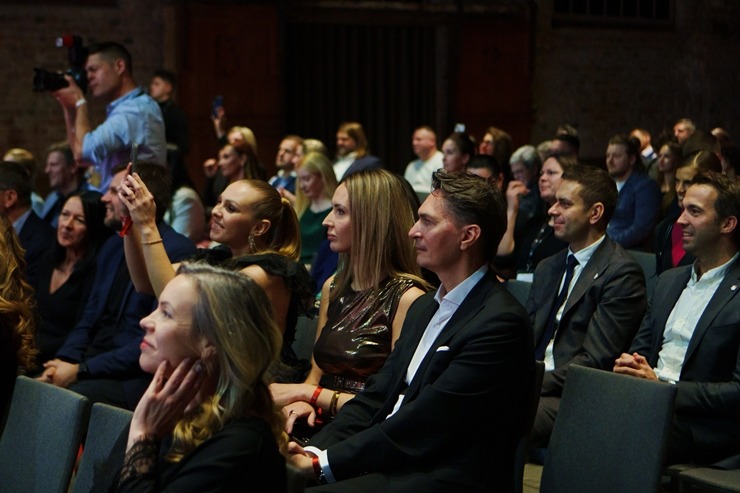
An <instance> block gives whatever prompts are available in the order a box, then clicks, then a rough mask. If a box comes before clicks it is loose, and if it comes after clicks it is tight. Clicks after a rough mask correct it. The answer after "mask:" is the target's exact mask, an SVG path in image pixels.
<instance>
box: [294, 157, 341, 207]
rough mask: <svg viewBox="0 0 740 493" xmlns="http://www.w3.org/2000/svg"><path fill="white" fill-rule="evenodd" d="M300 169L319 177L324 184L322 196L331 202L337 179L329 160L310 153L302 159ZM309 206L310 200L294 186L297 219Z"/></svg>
mask: <svg viewBox="0 0 740 493" xmlns="http://www.w3.org/2000/svg"><path fill="white" fill-rule="evenodd" d="M300 169H304V170H306V171H308V172H309V173H311V174H314V175H319V176H321V181H322V182H323V183H324V191H323V195H324V197H326V198H328V199H329V200H331V198H332V196H333V195H334V191H335V190H336V189H337V177H336V175H335V174H334V168H333V167H332V165H331V162H330V161H329V159H328V158H327V157H326V156H325V155H323V154H321V153H320V152H310V153H308V154H306V155H305V156H304V157H303V161H301V167H300ZM310 205H311V200H310V199H309V198H308V197H306V194H305V193H303V189H301V187H300V186H296V200H295V212H296V215H297V216H298V218H299V219H300V217H301V216H302V215H303V213H304V212H306V209H308V208H309V206H310Z"/></svg>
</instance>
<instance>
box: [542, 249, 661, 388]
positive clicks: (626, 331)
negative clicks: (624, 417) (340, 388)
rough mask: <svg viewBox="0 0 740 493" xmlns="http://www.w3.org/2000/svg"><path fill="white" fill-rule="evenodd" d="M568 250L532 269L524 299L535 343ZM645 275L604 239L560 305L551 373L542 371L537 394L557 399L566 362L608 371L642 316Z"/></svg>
mask: <svg viewBox="0 0 740 493" xmlns="http://www.w3.org/2000/svg"><path fill="white" fill-rule="evenodd" d="M567 254H568V250H563V251H562V252H560V253H557V254H555V255H553V256H552V257H549V258H547V259H545V260H543V261H542V262H540V264H539V265H538V266H537V270H536V271H535V274H534V282H533V284H532V289H531V290H530V294H529V300H528V301H527V311H528V312H529V316H530V317H531V319H532V326H533V327H534V337H535V342H536V343H537V344H539V341H540V338H542V337H543V334H544V332H545V328H546V327H547V323H548V317H549V315H550V311H551V310H552V304H553V303H554V302H555V298H556V297H557V295H558V292H559V290H560V280H561V279H562V277H563V273H564V272H565V264H566V256H567ZM646 296H647V295H646V291H645V276H644V274H643V272H642V269H641V268H640V266H639V264H637V262H635V260H634V259H633V258H632V256H631V255H630V254H629V253H628V252H626V251H625V250H624V248H622V247H621V246H619V245H617V244H616V243H614V242H613V241H612V240H611V239H609V237H606V238H604V241H603V242H602V243H601V245H599V247H598V248H597V249H596V251H595V252H594V253H593V255H592V256H591V259H590V260H589V262H588V263H587V264H586V265H585V266H584V268H583V271H582V272H581V275H580V276H579V277H578V280H577V281H576V284H575V285H574V286H573V289H572V291H571V293H570V296H568V299H567V301H566V302H565V308H564V310H563V316H562V317H561V319H560V325H559V327H558V330H557V332H556V333H555V343H554V346H553V356H554V359H555V369H554V370H553V371H548V372H546V373H545V376H544V379H543V382H542V395H549V396H560V395H561V394H562V392H563V385H564V384H565V377H566V374H567V372H568V368H569V367H570V365H572V364H577V365H581V366H588V367H591V368H600V369H602V370H611V369H612V368H613V367H614V360H615V359H616V358H618V357H619V355H620V354H622V353H623V352H624V351H625V350H626V349H627V348H628V347H629V345H630V342H631V341H632V338H633V337H634V336H635V333H636V332H637V329H638V327H639V326H640V321H641V320H642V317H643V315H644V314H645V308H646V306H647V298H646Z"/></svg>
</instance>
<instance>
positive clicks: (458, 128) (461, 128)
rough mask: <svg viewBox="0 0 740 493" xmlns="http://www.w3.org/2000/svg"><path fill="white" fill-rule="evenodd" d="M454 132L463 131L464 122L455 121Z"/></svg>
mask: <svg viewBox="0 0 740 493" xmlns="http://www.w3.org/2000/svg"><path fill="white" fill-rule="evenodd" d="M455 132H463V133H464V132H465V124H464V123H456V124H455Z"/></svg>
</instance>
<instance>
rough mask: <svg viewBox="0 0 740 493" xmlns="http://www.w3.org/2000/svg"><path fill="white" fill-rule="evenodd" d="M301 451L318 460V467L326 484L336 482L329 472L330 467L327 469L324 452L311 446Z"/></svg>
mask: <svg viewBox="0 0 740 493" xmlns="http://www.w3.org/2000/svg"><path fill="white" fill-rule="evenodd" d="M303 450H305V451H306V452H309V453H312V454H313V455H315V456H316V457H318V458H319V466H321V471H322V472H323V473H324V477H325V478H326V482H327V483H335V482H336V481H337V480H336V478H335V477H334V473H332V472H331V467H329V457H328V454H327V453H326V450H320V449H318V448H316V447H311V446H308V447H305V448H304V449H303Z"/></svg>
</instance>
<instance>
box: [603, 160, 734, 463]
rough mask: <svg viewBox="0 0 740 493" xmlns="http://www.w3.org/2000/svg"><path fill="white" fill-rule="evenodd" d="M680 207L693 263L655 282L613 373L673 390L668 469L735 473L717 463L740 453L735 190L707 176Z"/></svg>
mask: <svg viewBox="0 0 740 493" xmlns="http://www.w3.org/2000/svg"><path fill="white" fill-rule="evenodd" d="M683 207H684V210H683V213H682V214H681V217H680V218H679V219H678V225H680V226H681V228H682V229H683V247H684V249H685V250H686V251H687V252H689V253H691V254H693V255H694V256H695V257H696V261H695V262H694V263H693V265H689V266H685V267H677V268H675V269H670V270H667V271H665V272H664V273H663V274H661V276H660V277H659V278H658V281H657V284H656V286H655V294H654V295H653V299H652V302H651V306H650V308H649V310H648V313H647V315H646V316H645V319H644V320H643V323H642V326H641V327H640V330H639V332H638V334H637V337H636V338H635V340H634V341H633V343H632V347H631V348H630V350H629V354H626V353H625V354H622V355H621V356H620V357H619V358H618V359H617V360H616V364H615V366H614V371H615V372H616V373H623V374H626V375H633V376H635V377H640V378H647V379H650V380H661V381H664V382H668V383H669V384H672V385H676V386H677V387H678V391H677V393H676V405H675V409H674V418H673V425H672V430H671V436H670V438H669V443H668V463H677V462H687V461H693V462H696V463H704V464H709V463H714V462H718V461H720V464H721V465H725V466H730V467H733V468H738V467H740V464H738V463H737V462H735V463H734V464H733V463H732V462H731V461H724V463H723V462H722V461H723V459H725V458H728V457H731V456H735V461H737V459H738V454H740V296H738V291H740V260H738V257H740V255H738V246H739V245H740V227H738V218H740V184H738V182H737V181H734V180H732V179H731V178H728V177H727V176H725V175H722V174H719V173H716V172H712V171H707V172H704V173H703V174H700V175H698V176H697V177H695V178H694V180H693V181H692V184H691V185H690V186H689V188H688V190H687V191H686V195H685V196H684V199H683ZM638 453H639V451H638Z"/></svg>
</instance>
